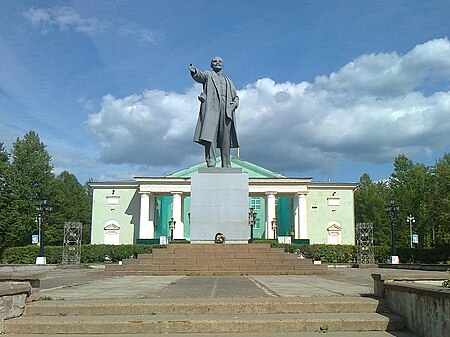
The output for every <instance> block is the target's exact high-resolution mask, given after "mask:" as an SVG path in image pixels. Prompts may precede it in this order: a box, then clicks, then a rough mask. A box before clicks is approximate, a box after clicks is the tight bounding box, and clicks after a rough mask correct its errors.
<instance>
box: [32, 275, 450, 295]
mask: <svg viewBox="0 0 450 337" xmlns="http://www.w3.org/2000/svg"><path fill="white" fill-rule="evenodd" d="M372 273H379V274H381V275H383V278H385V279H395V278H398V279H403V278H409V279H415V278H424V279H426V278H431V279H433V278H440V277H442V278H445V276H446V274H445V273H444V272H431V271H415V270H398V269H386V268H331V273H330V274H329V275H276V276H265V275H264V276H260V275H258V276H120V277H119V276H116V277H106V276H102V275H101V273H98V272H95V273H94V272H93V270H92V269H80V268H67V269H65V268H61V267H57V268H53V269H50V270H48V272H47V275H46V277H45V278H44V279H43V280H42V281H41V296H45V297H46V298H49V299H50V298H51V299H65V300H76V299H78V300H81V299H114V298H167V299H171V298H174V299H175V298H260V297H267V298H270V297H316V296H317V297H318V296H322V297H323V296H369V295H371V294H372V293H373V280H372V277H371V274H372Z"/></svg>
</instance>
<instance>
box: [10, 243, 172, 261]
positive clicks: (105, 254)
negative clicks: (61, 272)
mask: <svg viewBox="0 0 450 337" xmlns="http://www.w3.org/2000/svg"><path fill="white" fill-rule="evenodd" d="M164 247H165V246H161V245H82V246H81V263H104V262H105V261H106V262H117V261H121V260H123V259H128V258H136V257H137V255H138V254H149V253H151V252H152V251H153V249H157V248H164ZM62 252H63V247H62V246H48V247H45V256H46V257H47V263H49V264H60V263H61V260H62ZM38 253H39V246H37V245H28V246H24V247H13V248H7V249H6V250H5V252H4V254H3V263H9V264H34V263H35V262H36V257H37V256H38Z"/></svg>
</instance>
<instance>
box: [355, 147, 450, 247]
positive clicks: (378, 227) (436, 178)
mask: <svg viewBox="0 0 450 337" xmlns="http://www.w3.org/2000/svg"><path fill="white" fill-rule="evenodd" d="M391 198H392V199H393V200H394V201H395V203H396V204H397V205H399V207H400V209H399V213H398V216H397V219H396V222H395V233H396V246H397V248H407V247H409V246H410V231H409V224H408V222H407V221H406V218H407V216H408V215H409V214H411V215H412V216H413V217H414V219H415V223H414V224H413V233H417V234H418V235H419V243H418V245H417V246H418V247H415V248H420V249H427V248H434V247H435V246H438V245H444V246H445V245H447V246H448V245H449V244H450V154H447V153H446V154H444V156H443V157H442V158H441V159H439V160H438V161H437V162H436V165H435V166H433V167H427V166H425V165H424V164H421V163H413V162H412V161H411V160H410V159H408V158H407V157H406V156H405V155H403V154H401V155H399V156H398V157H397V158H396V159H395V161H394V171H393V173H392V175H391V177H390V179H389V180H388V181H387V182H372V181H371V179H370V177H369V175H368V174H364V175H363V176H362V177H361V179H360V182H359V184H358V187H357V189H356V191H355V215H356V222H357V223H360V222H370V223H372V224H373V226H374V243H375V245H379V246H389V247H390V245H391V224H390V223H389V222H388V220H387V218H386V211H385V207H386V205H387V204H388V202H389V199H391Z"/></svg>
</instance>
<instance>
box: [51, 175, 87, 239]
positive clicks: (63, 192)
mask: <svg viewBox="0 0 450 337" xmlns="http://www.w3.org/2000/svg"><path fill="white" fill-rule="evenodd" d="M53 185H54V189H55V191H56V195H55V202H54V207H53V211H52V214H51V220H52V221H51V224H49V226H48V227H47V228H46V238H45V240H46V244H48V245H62V243H63V239H64V223H65V222H81V223H82V224H84V227H83V239H82V242H83V243H89V242H90V229H89V227H87V226H89V223H90V217H91V202H90V198H89V196H88V194H87V192H86V190H85V188H84V187H83V186H82V185H81V184H80V183H79V182H78V180H77V178H76V177H75V176H74V175H73V174H71V173H69V172H67V171H64V172H62V173H61V174H60V175H58V176H57V177H56V178H55V179H54V181H53Z"/></svg>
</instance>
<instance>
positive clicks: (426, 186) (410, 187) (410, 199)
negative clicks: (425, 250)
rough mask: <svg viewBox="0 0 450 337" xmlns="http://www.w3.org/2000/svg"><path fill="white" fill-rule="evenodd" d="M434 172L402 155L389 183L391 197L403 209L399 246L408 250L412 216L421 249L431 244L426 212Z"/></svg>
mask: <svg viewBox="0 0 450 337" xmlns="http://www.w3.org/2000/svg"><path fill="white" fill-rule="evenodd" d="M431 177H432V176H431V168H430V167H427V166H425V165H424V164H421V163H416V164H414V163H413V162H412V161H411V160H409V159H408V158H407V157H406V156H405V155H403V154H401V155H399V156H398V157H397V158H395V161H394V172H393V173H392V175H391V179H390V182H389V183H390V188H391V195H392V197H393V198H394V200H395V202H396V203H397V204H398V205H399V206H400V210H399V213H398V221H397V227H396V235H397V241H398V243H399V246H406V247H407V246H409V242H410V237H409V226H408V225H407V223H406V218H407V216H408V215H409V214H411V215H413V216H414V218H415V221H416V222H415V231H417V232H418V234H419V247H427V246H430V244H431V227H432V225H431V221H430V216H429V212H428V209H427V196H429V194H430V188H432V181H431V179H432V178H431Z"/></svg>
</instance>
